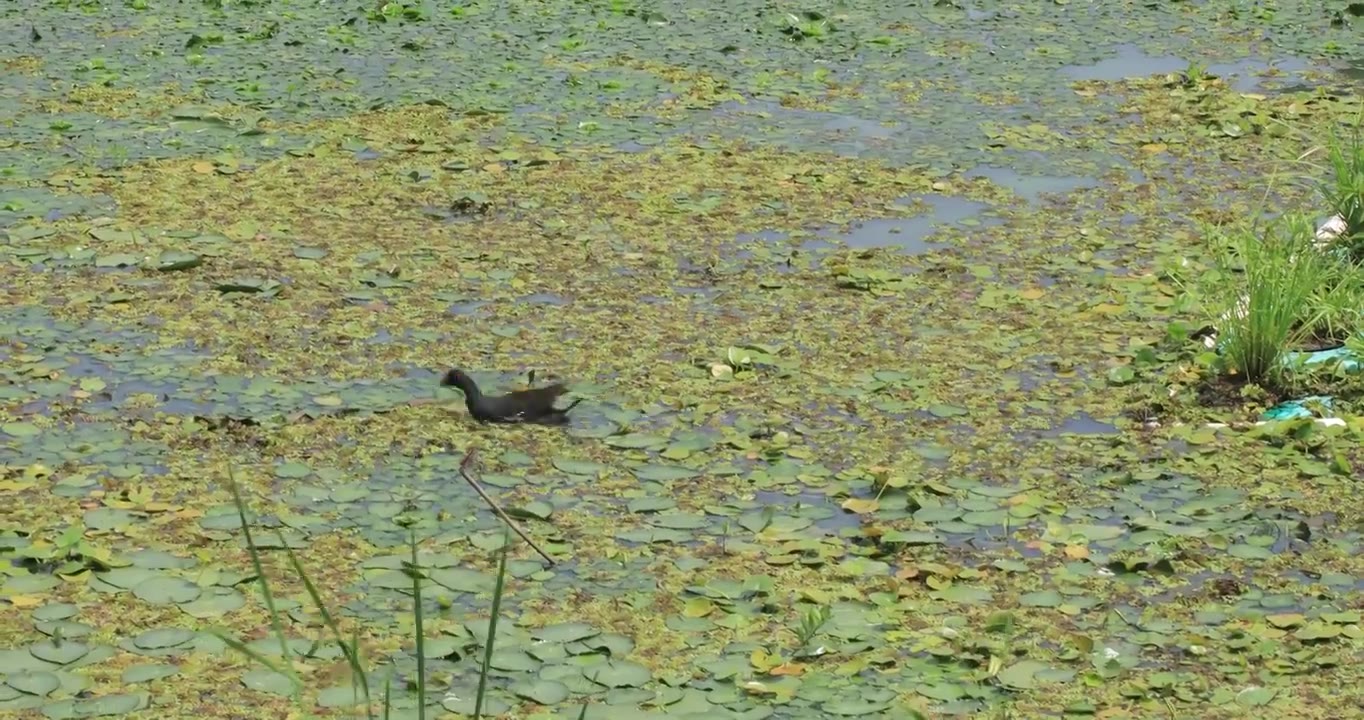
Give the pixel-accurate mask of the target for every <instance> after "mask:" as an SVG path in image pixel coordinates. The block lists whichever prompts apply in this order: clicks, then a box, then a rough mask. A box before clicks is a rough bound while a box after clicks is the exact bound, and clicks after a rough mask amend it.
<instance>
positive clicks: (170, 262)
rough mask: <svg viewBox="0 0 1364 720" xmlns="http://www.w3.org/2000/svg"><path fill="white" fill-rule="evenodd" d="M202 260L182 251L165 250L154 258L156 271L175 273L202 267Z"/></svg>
mask: <svg viewBox="0 0 1364 720" xmlns="http://www.w3.org/2000/svg"><path fill="white" fill-rule="evenodd" d="M203 262H204V259H203V258H202V257H199V256H198V255H196V254H194V253H192V252H185V251H183V250H166V251H165V252H163V253H161V254H160V255H158V256H157V257H156V269H157V270H160V271H161V272H175V271H177V270H190V269H192V268H197V267H199V266H200V265H202V264H203Z"/></svg>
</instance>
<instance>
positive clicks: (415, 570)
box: [407, 528, 426, 720]
mask: <svg viewBox="0 0 1364 720" xmlns="http://www.w3.org/2000/svg"><path fill="white" fill-rule="evenodd" d="M407 533H408V535H407V546H408V548H409V549H410V550H411V557H412V561H411V564H410V565H409V566H408V567H407V574H408V577H410V578H412V620H413V624H415V625H416V627H417V720H426V631H425V629H424V628H423V627H422V625H423V621H424V618H423V615H422V568H421V565H419V564H417V531H416V530H414V529H412V528H408V531H407Z"/></svg>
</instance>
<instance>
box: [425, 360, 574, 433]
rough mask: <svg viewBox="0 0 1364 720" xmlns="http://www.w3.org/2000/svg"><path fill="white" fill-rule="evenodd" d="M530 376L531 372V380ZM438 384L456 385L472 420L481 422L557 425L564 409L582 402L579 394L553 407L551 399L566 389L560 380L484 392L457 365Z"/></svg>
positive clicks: (564, 416)
mask: <svg viewBox="0 0 1364 720" xmlns="http://www.w3.org/2000/svg"><path fill="white" fill-rule="evenodd" d="M534 377H535V376H534V375H533V374H532V375H531V378H532V381H533V378H534ZM440 384H441V385H444V386H446V387H450V386H454V387H457V388H459V389H460V391H461V392H463V393H464V405H465V407H467V408H469V414H470V415H472V416H473V417H474V419H475V420H477V421H479V422H485V423H486V422H496V423H540V424H542V425H561V424H563V423H566V422H568V411H569V410H572V409H573V407H574V406H576V405H577V404H578V403H579V402H582V398H574V400H573V402H571V403H569V404H568V406H567V407H564V408H556V407H554V401H555V400H558V399H559V396H560V395H563V394H564V393H566V392H568V388H566V387H564V385H563V383H555V384H553V385H548V386H545V387H542V388H530V389H527V390H513V391H511V392H509V393H507V394H506V395H484V394H483V391H482V390H480V389H479V388H478V383H476V382H474V379H473V378H471V377H469V375H468V374H467V373H465V372H464V371H463V370H460V369H459V368H455V369H453V370H451V371H449V372H447V373H445V377H443V378H441V380H440Z"/></svg>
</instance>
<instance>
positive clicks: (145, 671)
mask: <svg viewBox="0 0 1364 720" xmlns="http://www.w3.org/2000/svg"><path fill="white" fill-rule="evenodd" d="M178 672H180V668H179V667H177V666H175V665H160V664H156V663H148V664H143V665H132V666H130V667H128V668H126V669H124V671H123V676H122V682H124V683H125V684H128V685H131V684H133V683H140V682H151V681H153V680H161V679H163V678H168V677H170V676H172V675H174V674H176V673H178Z"/></svg>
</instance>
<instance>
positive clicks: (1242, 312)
mask: <svg viewBox="0 0 1364 720" xmlns="http://www.w3.org/2000/svg"><path fill="white" fill-rule="evenodd" d="M1214 236H1215V237H1216V238H1217V239H1218V240H1220V242H1221V244H1222V245H1223V247H1224V253H1223V255H1222V258H1221V262H1220V263H1219V268H1218V270H1217V271H1215V272H1214V273H1213V276H1212V277H1210V278H1208V281H1209V282H1208V285H1209V286H1210V287H1211V289H1210V291H1209V300H1210V302H1209V307H1210V308H1212V309H1213V310H1214V312H1215V313H1216V314H1217V317H1215V318H1214V324H1215V325H1216V327H1217V329H1218V338H1219V340H1220V344H1221V348H1222V353H1221V369H1222V371H1223V372H1224V373H1226V374H1228V375H1232V376H1237V377H1238V378H1239V379H1242V380H1244V381H1246V382H1253V383H1256V384H1259V385H1262V386H1270V387H1282V386H1284V385H1285V384H1286V381H1287V378H1286V373H1287V372H1290V368H1288V367H1287V366H1286V365H1285V363H1284V362H1283V361H1284V357H1285V355H1286V354H1287V353H1288V352H1290V351H1292V350H1294V349H1299V348H1303V347H1304V346H1306V345H1307V344H1308V342H1309V340H1311V339H1313V338H1314V337H1318V336H1320V335H1322V334H1327V335H1332V336H1337V337H1343V336H1345V335H1348V334H1349V333H1351V332H1353V330H1354V328H1355V326H1356V325H1357V322H1356V320H1357V316H1358V311H1357V308H1358V307H1359V305H1358V304H1357V300H1358V299H1359V295H1360V293H1359V291H1358V283H1357V281H1356V280H1355V279H1354V278H1353V277H1352V276H1351V272H1350V270H1351V269H1352V267H1353V265H1352V264H1351V263H1348V262H1346V261H1345V260H1343V259H1342V258H1341V257H1340V256H1339V255H1337V254H1335V253H1328V252H1322V251H1320V250H1318V249H1317V248H1316V247H1315V245H1314V243H1315V241H1316V227H1315V225H1314V224H1313V222H1312V221H1311V219H1309V218H1308V217H1307V216H1305V215H1301V214H1289V215H1285V216H1283V217H1281V218H1279V219H1278V220H1275V221H1273V222H1271V223H1270V224H1268V225H1267V226H1266V227H1265V229H1264V232H1263V233H1260V232H1257V231H1256V228H1255V227H1253V226H1240V227H1235V228H1230V229H1221V228H1219V229H1216V230H1214Z"/></svg>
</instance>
